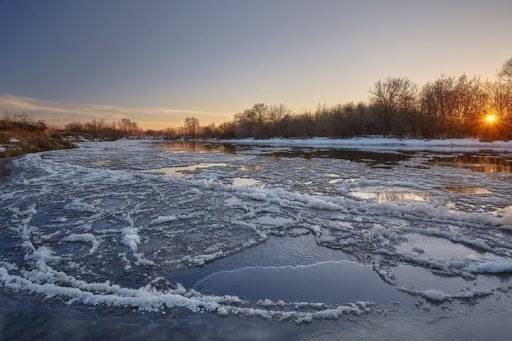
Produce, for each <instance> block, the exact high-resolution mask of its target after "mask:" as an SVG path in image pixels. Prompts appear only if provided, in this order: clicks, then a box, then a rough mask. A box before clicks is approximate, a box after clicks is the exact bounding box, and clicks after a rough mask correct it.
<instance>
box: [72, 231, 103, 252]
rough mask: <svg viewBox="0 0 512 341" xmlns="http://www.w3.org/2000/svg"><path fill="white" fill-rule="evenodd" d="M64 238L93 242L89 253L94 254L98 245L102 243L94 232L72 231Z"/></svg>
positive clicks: (73, 240)
mask: <svg viewBox="0 0 512 341" xmlns="http://www.w3.org/2000/svg"><path fill="white" fill-rule="evenodd" d="M63 240H64V241H67V242H84V243H91V249H90V250H89V254H93V253H94V252H95V251H96V250H97V249H98V246H99V244H100V243H99V242H98V240H97V239H96V237H95V236H94V235H93V234H92V233H80V234H76V233H72V234H70V235H67V236H66V237H64V239H63Z"/></svg>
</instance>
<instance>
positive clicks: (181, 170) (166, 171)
mask: <svg viewBox="0 0 512 341" xmlns="http://www.w3.org/2000/svg"><path fill="white" fill-rule="evenodd" d="M227 165H228V164H227V163H222V162H219V163H198V164H195V165H189V166H177V167H162V168H158V169H149V170H147V171H145V172H146V173H154V174H163V175H165V176H168V177H171V178H175V179H179V178H183V177H185V176H186V174H187V173H188V172H193V171H196V170H199V169H206V168H211V167H226V166H227Z"/></svg>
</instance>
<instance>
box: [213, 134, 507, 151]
mask: <svg viewBox="0 0 512 341" xmlns="http://www.w3.org/2000/svg"><path fill="white" fill-rule="evenodd" d="M217 141H220V142H223V143H232V144H243V145H258V146H272V147H306V148H343V149H388V150H416V151H419V150H429V151H462V152H464V151H474V150H494V151H512V141H493V142H483V141H480V140H479V139H476V138H461V139H409V138H404V139H401V138H392V137H354V138H347V139H331V138H324V137H315V138H309V139H293V138H273V139H253V138H248V139H228V140H217Z"/></svg>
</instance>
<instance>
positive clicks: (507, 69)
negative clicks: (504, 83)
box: [499, 58, 512, 81]
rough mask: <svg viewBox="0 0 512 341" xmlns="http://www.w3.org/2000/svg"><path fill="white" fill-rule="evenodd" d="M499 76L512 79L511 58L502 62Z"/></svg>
mask: <svg viewBox="0 0 512 341" xmlns="http://www.w3.org/2000/svg"><path fill="white" fill-rule="evenodd" d="M499 76H500V77H503V78H505V79H507V80H509V81H512V58H510V59H509V60H507V61H506V62H505V64H503V66H502V68H501V71H500V73H499Z"/></svg>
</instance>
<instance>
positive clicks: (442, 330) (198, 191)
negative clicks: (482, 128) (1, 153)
mask: <svg viewBox="0 0 512 341" xmlns="http://www.w3.org/2000/svg"><path fill="white" fill-rule="evenodd" d="M367 149H368V148H367ZM370 149H371V148H370ZM391 149H392V148H391ZM0 166H1V167H2V168H3V169H4V170H3V171H2V172H0V227H1V230H0V339H6V340H7V339H13V338H17V339H31V338H37V339H48V340H50V339H63V338H65V337H67V338H76V339H112V338H120V337H122V338H124V339H145V338H151V339H176V340H181V339H183V340H185V339H208V340H209V339H218V340H230V339H233V340H282V339H284V338H290V339H300V340H344V339H346V340H354V339H365V340H383V339H384V340H386V339H389V340H410V339H416V340H444V339H450V340H467V339H472V340H488V339H494V340H510V338H511V335H512V324H510V323H509V321H510V314H511V313H512V297H511V293H512V277H511V275H512V154H510V153H508V152H506V151H499V152H491V151H480V152H467V151H466V152H465V153H456V152H450V151H449V150H443V151H442V152H432V151H431V152H427V151H420V150H414V151H396V150H389V148H388V150H383V149H379V150H373V151H372V150H365V151H361V150H353V149H318V148H316V149H313V148H299V147H284V146H274V147H271V146H264V145H259V146H250V145H238V146H235V145H228V144H214V143H196V144H194V143H183V142H169V143H166V142H150V141H117V142H105V143H85V144H82V145H81V146H80V148H78V149H75V150H65V151H53V152H47V153H41V154H31V155H26V156H23V157H20V158H17V159H15V160H13V161H11V162H10V163H9V164H8V165H0ZM6 169H7V170H6Z"/></svg>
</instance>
